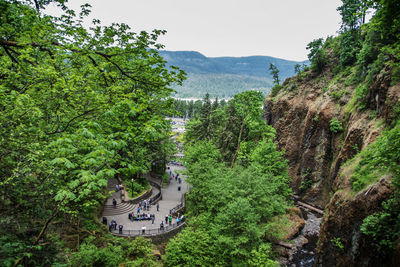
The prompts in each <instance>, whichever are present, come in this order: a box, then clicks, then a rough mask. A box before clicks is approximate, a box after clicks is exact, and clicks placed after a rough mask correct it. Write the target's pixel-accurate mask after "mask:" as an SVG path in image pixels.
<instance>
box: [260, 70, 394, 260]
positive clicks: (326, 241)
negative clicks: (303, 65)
mask: <svg viewBox="0 0 400 267" xmlns="http://www.w3.org/2000/svg"><path fill="white" fill-rule="evenodd" d="M347 84H349V83H348V82H346V78H345V77H337V75H336V77H334V75H333V74H332V73H331V71H330V70H325V71H324V72H323V73H322V74H320V75H315V76H313V74H312V73H311V72H308V73H307V72H306V73H303V75H301V76H300V77H299V76H298V77H292V78H289V79H287V80H286V81H285V82H284V84H283V86H282V89H281V92H280V93H279V94H278V95H277V96H275V97H271V96H268V97H267V98H266V100H265V103H264V119H265V120H266V121H267V123H268V124H270V125H272V126H273V127H274V128H275V129H276V131H277V142H278V147H279V148H280V149H284V150H285V155H286V158H287V159H288V160H289V167H290V170H289V172H290V176H291V178H292V188H293V189H294V191H295V193H297V194H298V195H299V196H300V197H302V199H303V200H305V201H307V202H309V203H311V204H313V205H316V206H320V207H321V208H325V215H324V218H323V223H322V225H321V231H320V237H319V241H318V248H317V257H316V264H317V266H375V265H374V264H377V263H379V255H378V256H377V255H376V254H377V253H376V249H375V248H374V247H372V245H370V242H369V241H368V239H367V237H366V236H364V235H362V233H361V231H360V226H361V224H362V222H363V220H364V218H366V217H367V216H369V215H371V214H373V213H374V212H377V211H379V210H380V209H381V204H382V202H383V201H385V200H387V199H388V198H389V197H390V195H391V194H392V193H393V187H392V186H391V184H390V177H381V179H380V180H379V182H377V183H375V184H373V185H371V186H370V187H368V188H367V189H365V190H364V191H361V192H360V193H358V194H355V193H354V192H353V191H352V188H351V182H350V179H349V177H350V175H351V173H352V171H353V170H354V167H353V169H352V167H351V166H350V167H344V166H343V164H344V163H345V162H346V161H347V160H349V159H351V158H353V157H354V156H355V155H356V154H357V153H358V152H359V151H361V150H363V149H365V148H366V147H367V146H368V145H369V144H371V143H372V142H374V141H375V140H376V138H377V137H378V136H379V135H380V134H381V133H382V131H383V128H384V127H385V126H386V125H389V124H390V123H391V121H392V120H393V119H395V118H394V116H395V115H394V112H393V107H394V106H395V104H398V103H399V99H400V86H399V85H394V86H393V85H391V70H390V69H389V68H386V69H384V70H383V71H382V72H381V74H379V75H377V76H376V77H374V79H373V82H372V84H371V85H370V87H369V91H368V94H367V95H366V96H365V98H364V99H365V107H364V109H363V110H360V109H356V108H355V107H354V106H355V104H356V103H355V102H354V99H355V98H354V97H353V94H354V87H355V86H356V85H354V86H351V85H347ZM334 121H337V122H341V126H342V127H335V123H332V122H334ZM336 125H338V124H337V123H336ZM339 125H340V123H339ZM388 262H390V260H389V261H388ZM391 264H392V265H393V263H391ZM394 264H396V263H394ZM378 265H379V264H378ZM389 265H390V264H389ZM393 266H395V265H393Z"/></svg>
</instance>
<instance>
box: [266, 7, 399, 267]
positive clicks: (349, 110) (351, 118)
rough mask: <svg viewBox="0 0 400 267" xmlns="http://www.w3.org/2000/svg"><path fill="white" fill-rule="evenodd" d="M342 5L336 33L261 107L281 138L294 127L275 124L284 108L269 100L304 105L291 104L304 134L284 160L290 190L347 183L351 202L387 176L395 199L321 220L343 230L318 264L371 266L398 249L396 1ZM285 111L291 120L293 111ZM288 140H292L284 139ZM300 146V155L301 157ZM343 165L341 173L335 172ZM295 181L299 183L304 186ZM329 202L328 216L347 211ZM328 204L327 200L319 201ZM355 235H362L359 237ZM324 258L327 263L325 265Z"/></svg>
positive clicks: (313, 195)
mask: <svg viewBox="0 0 400 267" xmlns="http://www.w3.org/2000/svg"><path fill="white" fill-rule="evenodd" d="M342 3H343V4H342V6H341V7H339V9H338V10H339V11H340V13H341V15H342V26H341V29H340V30H341V34H340V35H339V36H338V37H336V38H333V37H328V38H327V39H325V40H324V39H322V38H320V39H316V40H314V41H312V42H310V43H309V45H308V47H307V48H308V49H309V50H310V53H309V59H310V61H311V65H310V67H309V68H308V67H306V68H303V70H302V71H300V72H299V74H298V75H297V76H296V77H293V78H290V79H287V80H286V81H285V82H284V83H283V85H282V87H281V88H280V91H279V92H277V93H276V95H275V96H274V95H272V96H270V98H269V102H268V103H269V104H268V105H269V106H268V105H267V107H268V108H269V109H270V110H271V109H274V110H273V111H268V110H267V115H268V118H267V120H270V121H271V122H272V123H274V124H275V125H278V127H281V128H280V129H279V130H278V133H279V134H281V135H284V133H282V131H283V130H284V129H287V128H285V127H284V126H287V124H285V125H284V123H285V122H287V123H288V124H289V123H292V122H288V121H284V120H283V119H284V118H281V119H282V122H280V121H279V120H277V119H276V118H277V117H278V116H277V114H273V112H276V111H279V112H281V110H280V108H282V107H274V106H273V104H271V103H277V104H278V105H279V104H280V105H282V106H283V103H285V105H290V104H292V103H293V102H294V101H295V100H293V99H302V100H303V101H304V102H306V105H307V108H308V110H307V111H304V109H302V108H301V107H296V108H298V110H296V111H297V112H298V116H299V117H301V116H303V119H304V121H302V124H301V125H302V127H307V129H304V136H302V138H303V139H302V140H300V141H301V142H300V143H301V144H299V146H298V147H296V148H292V152H291V153H292V154H290V159H291V160H292V162H290V163H291V164H293V166H291V167H295V168H293V169H294V170H295V171H296V173H294V174H295V175H296V176H298V177H299V178H298V180H297V181H295V182H294V185H295V186H296V187H297V188H299V189H300V190H299V191H300V193H302V194H303V195H305V196H306V197H309V198H310V199H318V198H319V196H318V195H320V194H326V196H328V194H327V193H326V192H329V191H331V192H332V191H333V192H334V191H336V190H338V189H344V188H345V189H346V190H347V188H348V186H350V188H351V190H352V191H353V192H352V193H351V194H350V195H351V196H352V197H351V198H352V199H353V200H355V201H354V205H356V203H357V198H356V196H354V195H356V194H357V193H358V192H361V191H363V193H362V194H363V195H365V196H368V193H369V190H371V188H373V184H375V183H376V182H378V181H379V180H380V179H381V178H385V177H386V178H388V177H389V178H390V180H391V182H392V186H393V187H394V188H395V191H394V194H393V195H392V197H390V198H389V199H386V200H387V201H386V202H384V203H382V205H380V204H379V207H378V208H376V209H374V210H367V211H365V214H362V215H361V213H359V214H358V213H357V214H348V215H341V216H342V217H345V216H348V218H342V219H343V222H340V223H339V224H337V223H336V224H335V223H332V222H329V220H338V218H334V217H332V216H333V215H332V214H329V215H327V216H326V217H327V218H326V220H325V223H326V225H327V226H326V227H323V231H328V230H327V229H329V230H330V229H331V228H329V225H330V223H332V224H331V226H332V227H333V225H336V226H337V227H343V228H340V230H337V231H335V233H336V234H341V235H342V237H341V238H342V239H341V240H342V241H341V242H342V243H341V245H343V247H342V248H341V249H340V250H334V249H333V251H335V253H338V254H337V255H340V257H336V259H335V256H329V257H328V256H326V257H325V258H324V257H320V260H321V262H320V263H321V264H338V265H340V262H342V264H343V265H346V264H350V265H351V262H353V264H355V263H354V261H355V260H356V259H357V257H365V258H363V259H365V260H366V261H367V260H371V259H372V258H374V260H376V261H372V260H371V262H382V264H391V263H390V255H392V253H393V252H394V250H393V249H395V248H396V247H397V246H398V244H399V235H400V230H399V229H400V228H399V221H400V209H399V202H400V201H399V189H400V188H399V179H400V178H399V169H398V166H399V165H400V159H399V155H400V147H399V145H398V144H399V142H400V132H399V129H400V123H399V121H398V118H399V106H400V105H399V103H400V97H399V96H400V93H399V83H400V80H399V78H398V77H400V76H399V74H400V41H399V37H400V27H399V26H400V24H399V23H400V3H399V1H395V0H380V1H361V0H343V1H342ZM371 10H372V11H373V12H374V15H373V17H372V18H371V20H370V21H369V22H368V23H365V14H366V12H370V11H371ZM288 103H290V104H288ZM285 112H287V113H290V115H293V114H292V113H291V111H287V110H286V111H285ZM285 114H286V113H285ZM281 116H282V115H281ZM282 117H285V116H282ZM278 118H279V117H278ZM292 120H294V121H295V123H298V121H297V118H295V119H293V117H292ZM362 124H364V125H362ZM321 128H322V129H321ZM378 135H381V137H378V138H377V136H378ZM287 140H289V141H290V140H292V139H290V138H289V137H288V138H287ZM280 143H281V144H282V143H283V140H281V141H280ZM287 146H288V144H287ZM298 149H301V152H302V153H300V154H299V151H298ZM299 155H300V156H299ZM297 157H300V159H298V158H297ZM349 160H350V161H349ZM346 161H347V164H346V166H345V169H346V173H341V172H340V169H341V167H343V163H345V162H346ZM309 162H311V164H310V163H309ZM324 165H325V167H324ZM349 169H350V171H349ZM348 178H349V179H348ZM299 181H300V182H299ZM301 181H303V182H304V181H305V183H304V186H303V183H302V182H301ZM308 181H311V182H310V183H308ZM300 184H301V185H302V186H300ZM306 184H307V186H305V185H306ZM338 193H339V194H341V192H340V191H338ZM317 194H318V195H317ZM343 195H344V194H342V196H343ZM332 201H335V203H336V204H335V203H330V204H329V208H330V209H332V212H338V211H341V208H342V207H345V206H346V205H349V206H350V204H348V202H344V203H341V202H340V201H339V200H338V197H336V198H333V200H332ZM328 202H329V198H327V197H325V198H323V199H322V201H320V203H324V204H326V203H328ZM342 204H343V205H342ZM347 207H348V206H347ZM334 214H335V215H336V216H338V215H339V214H337V213H334ZM352 216H353V217H352ZM361 216H363V217H361ZM360 217H361V218H360ZM351 219H354V222H353V223H354V224H352V225H350V224H349V222H348V221H347V220H351ZM359 220H361V222H360V221H359ZM346 227H347V228H346ZM359 230H361V232H362V235H361V234H357V231H359ZM339 232H340V233H339ZM349 233H351V234H349ZM326 236H331V237H332V240H335V241H337V240H339V239H338V238H339V237H337V236H332V234H330V233H327V232H325V233H324V237H323V240H322V241H321V242H320V246H321V248H322V247H324V248H325V252H323V253H325V254H326V255H327V254H329V253H330V254H331V255H334V254H332V251H329V250H328V249H327V248H328V247H331V248H332V246H333V245H332V243H335V242H330V243H331V244H330V245H328V240H326ZM359 240H362V241H359ZM370 243H371V244H373V245H374V246H375V249H377V250H378V252H377V253H375V254H371V253H368V252H365V253H364V252H362V251H361V250H362V248H361V246H367V245H368V244H370ZM336 244H337V242H336ZM333 247H334V246H333ZM361 254H362V255H361ZM368 257H369V259H367V258H368ZM328 258H330V259H331V260H332V261H333V262H329V261H325V262H323V259H325V260H327V259H328ZM383 259H384V261H383ZM336 260H337V261H336ZM341 260H342V261H341ZM334 261H336V263H334ZM346 266H347V265H346Z"/></svg>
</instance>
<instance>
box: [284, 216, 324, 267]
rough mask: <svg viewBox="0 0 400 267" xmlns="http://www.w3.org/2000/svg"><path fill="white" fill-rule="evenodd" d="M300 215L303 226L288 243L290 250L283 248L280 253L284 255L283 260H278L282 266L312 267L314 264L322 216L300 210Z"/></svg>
mask: <svg viewBox="0 0 400 267" xmlns="http://www.w3.org/2000/svg"><path fill="white" fill-rule="evenodd" d="M302 214H303V219H304V221H305V225H304V227H303V229H302V230H301V231H300V232H299V233H298V235H297V236H296V237H295V238H293V239H292V240H291V241H290V244H291V246H292V248H290V249H289V248H285V251H284V253H282V254H284V255H285V258H284V259H280V264H281V265H282V266H288V267H312V266H313V264H314V260H315V253H316V248H317V241H318V234H319V230H320V225H321V221H322V216H321V215H319V214H318V215H316V214H314V213H312V212H311V211H309V210H307V209H302Z"/></svg>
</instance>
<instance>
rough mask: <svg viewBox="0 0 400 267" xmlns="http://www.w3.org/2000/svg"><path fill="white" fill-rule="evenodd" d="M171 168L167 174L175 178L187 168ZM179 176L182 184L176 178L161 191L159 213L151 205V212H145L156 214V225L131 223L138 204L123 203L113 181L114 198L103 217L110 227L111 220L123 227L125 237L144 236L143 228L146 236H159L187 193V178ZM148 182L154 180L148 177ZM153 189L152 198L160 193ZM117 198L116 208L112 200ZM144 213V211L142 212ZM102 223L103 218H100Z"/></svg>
mask: <svg viewBox="0 0 400 267" xmlns="http://www.w3.org/2000/svg"><path fill="white" fill-rule="evenodd" d="M167 166H168V167H170V170H166V172H167V173H168V174H169V172H170V171H171V173H172V174H173V175H174V176H175V175H176V173H181V172H182V171H183V170H184V169H185V168H184V167H182V166H176V165H167ZM179 176H180V177H181V178H183V179H182V183H181V184H179V182H178V181H177V180H175V178H172V179H170V183H169V184H168V185H167V186H166V187H165V188H162V189H161V195H162V199H161V200H160V201H159V202H158V204H159V211H157V208H156V205H153V204H152V205H151V207H150V209H149V211H144V213H146V214H148V213H149V214H154V216H155V220H154V224H152V221H151V220H147V221H131V220H129V218H128V214H129V213H132V212H134V213H135V214H137V208H138V204H131V203H129V202H122V201H121V194H120V192H115V185H116V180H114V181H113V180H111V181H110V182H109V186H108V189H109V190H110V191H114V192H113V193H112V196H111V197H109V198H108V199H107V202H106V205H105V206H104V211H103V216H102V217H105V218H107V223H108V225H109V224H110V222H111V220H112V219H114V220H115V221H116V222H117V224H118V226H119V225H123V232H122V234H123V235H129V236H136V235H141V234H142V231H141V230H142V227H146V232H145V234H158V233H160V223H161V221H164V223H165V216H166V215H169V213H170V211H171V210H172V209H174V208H175V207H176V206H178V205H179V204H181V202H182V199H183V195H184V194H185V193H186V191H187V188H188V187H187V184H186V182H185V176H184V175H182V174H179ZM147 179H148V180H153V179H154V178H152V177H150V176H149V175H147ZM179 186H180V187H181V190H178V187H179ZM152 188H153V193H152V196H154V195H156V194H157V193H158V188H156V187H152ZM113 198H115V199H116V200H117V205H116V207H114V206H113V205H112V199H113ZM141 213H142V211H141ZM100 220H101V221H102V218H100ZM173 223H174V224H175V223H176V220H175V219H173ZM174 226H176V225H171V226H170V227H168V228H166V229H165V230H166V231H168V230H171V229H172V228H175V227H174ZM113 233H114V234H120V233H119V231H118V227H117V230H116V231H113Z"/></svg>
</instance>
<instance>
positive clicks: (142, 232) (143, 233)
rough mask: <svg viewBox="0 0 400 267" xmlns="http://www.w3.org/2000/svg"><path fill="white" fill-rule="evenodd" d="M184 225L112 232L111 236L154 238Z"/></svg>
mask: <svg viewBox="0 0 400 267" xmlns="http://www.w3.org/2000/svg"><path fill="white" fill-rule="evenodd" d="M184 225H186V223H185V222H181V223H179V224H176V223H173V224H171V225H165V226H164V227H163V228H160V227H159V228H153V229H141V230H119V229H117V230H112V231H111V233H112V234H113V235H118V236H132V237H133V236H155V235H160V234H165V233H168V232H170V231H172V230H174V229H176V228H179V227H183V226H184Z"/></svg>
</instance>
